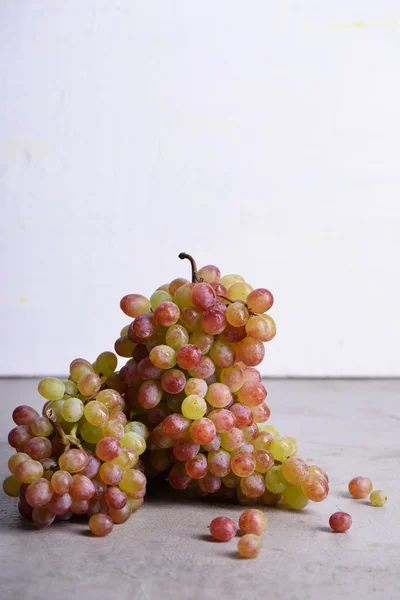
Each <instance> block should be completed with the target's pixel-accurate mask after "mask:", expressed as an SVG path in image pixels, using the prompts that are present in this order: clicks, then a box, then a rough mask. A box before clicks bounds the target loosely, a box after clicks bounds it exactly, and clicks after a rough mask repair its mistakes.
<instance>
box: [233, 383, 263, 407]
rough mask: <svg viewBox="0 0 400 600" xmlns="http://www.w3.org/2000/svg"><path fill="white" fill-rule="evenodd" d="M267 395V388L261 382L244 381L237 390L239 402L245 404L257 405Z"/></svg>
mask: <svg viewBox="0 0 400 600" xmlns="http://www.w3.org/2000/svg"><path fill="white" fill-rule="evenodd" d="M266 397H267V390H266V389H265V387H264V386H263V384H262V383H244V384H243V385H242V387H241V388H240V390H239V391H238V392H237V398H238V400H239V402H241V403H242V404H245V405H246V406H258V405H259V404H262V403H263V402H264V400H265V398H266Z"/></svg>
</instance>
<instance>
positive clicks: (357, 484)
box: [349, 477, 372, 500]
mask: <svg viewBox="0 0 400 600" xmlns="http://www.w3.org/2000/svg"><path fill="white" fill-rule="evenodd" d="M349 492H350V494H351V495H352V496H353V498H356V499H357V500H359V499H361V498H366V497H367V496H369V494H370V493H371V492H372V481H371V480H370V479H368V478H367V477H354V479H352V480H351V481H350V483H349Z"/></svg>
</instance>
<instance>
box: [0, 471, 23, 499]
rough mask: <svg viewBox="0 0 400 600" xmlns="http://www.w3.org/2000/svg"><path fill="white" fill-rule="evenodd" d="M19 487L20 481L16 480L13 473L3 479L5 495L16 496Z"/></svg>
mask: <svg viewBox="0 0 400 600" xmlns="http://www.w3.org/2000/svg"><path fill="white" fill-rule="evenodd" d="M20 488H21V482H20V481H18V479H16V478H15V477H14V475H9V476H8V477H6V478H5V480H4V481H3V491H4V493H5V494H7V496H10V497H11V498H18V496H19V491H20Z"/></svg>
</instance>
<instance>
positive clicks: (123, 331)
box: [119, 323, 130, 337]
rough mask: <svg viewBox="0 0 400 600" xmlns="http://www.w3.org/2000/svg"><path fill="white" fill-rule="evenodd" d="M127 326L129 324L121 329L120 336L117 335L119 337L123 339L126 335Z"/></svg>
mask: <svg viewBox="0 0 400 600" xmlns="http://www.w3.org/2000/svg"><path fill="white" fill-rule="evenodd" d="M129 325H130V323H129V324H128V325H125V327H123V328H122V329H121V331H120V334H119V335H120V337H123V336H124V335H128V329H129Z"/></svg>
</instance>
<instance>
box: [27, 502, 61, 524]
mask: <svg viewBox="0 0 400 600" xmlns="http://www.w3.org/2000/svg"><path fill="white" fill-rule="evenodd" d="M55 518H56V517H55V515H53V513H51V512H50V511H49V510H48V509H47V507H46V506H40V507H36V508H34V509H33V510H32V521H33V522H34V523H35V525H36V527H39V528H41V527H49V525H51V524H52V523H53V521H54V519H55Z"/></svg>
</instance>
